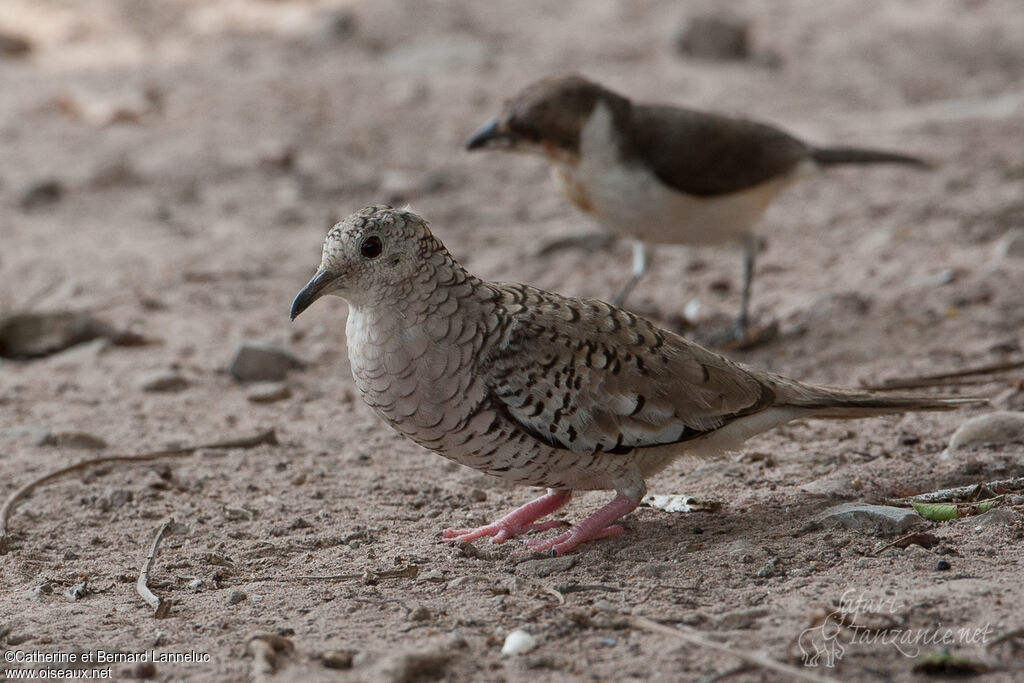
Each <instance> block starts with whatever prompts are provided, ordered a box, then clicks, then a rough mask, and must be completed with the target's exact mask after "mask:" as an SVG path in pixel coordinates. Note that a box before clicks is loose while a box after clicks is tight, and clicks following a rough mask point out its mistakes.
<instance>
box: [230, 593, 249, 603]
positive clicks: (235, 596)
mask: <svg viewBox="0 0 1024 683" xmlns="http://www.w3.org/2000/svg"><path fill="white" fill-rule="evenodd" d="M248 597H249V596H248V595H246V594H245V593H243V592H242V591H231V595H229V596H228V604H229V605H237V604H238V603H240V602H242V601H243V600H245V599H246V598H248Z"/></svg>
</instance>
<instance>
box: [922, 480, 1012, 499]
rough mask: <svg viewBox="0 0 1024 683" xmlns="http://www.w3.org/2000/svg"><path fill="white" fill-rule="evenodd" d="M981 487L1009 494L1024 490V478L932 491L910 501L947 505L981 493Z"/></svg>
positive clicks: (996, 492) (997, 492)
mask: <svg viewBox="0 0 1024 683" xmlns="http://www.w3.org/2000/svg"><path fill="white" fill-rule="evenodd" d="M979 487H981V488H982V489H985V488H987V489H991V491H992V492H993V493H995V494H1001V493H1007V492H1009V491H1020V490H1021V489H1024V477H1014V478H1013V479H1000V480H999V481H990V482H987V483H984V484H971V485H970V486H957V487H956V488H951V489H942V490H941V491H932V492H931V493H922V494H920V495H917V496H911V497H910V498H909V500H912V501H914V502H915V503H947V502H950V501H954V500H963V499H965V498H968V497H970V496H971V495H973V494H974V493H975V492H977V491H979Z"/></svg>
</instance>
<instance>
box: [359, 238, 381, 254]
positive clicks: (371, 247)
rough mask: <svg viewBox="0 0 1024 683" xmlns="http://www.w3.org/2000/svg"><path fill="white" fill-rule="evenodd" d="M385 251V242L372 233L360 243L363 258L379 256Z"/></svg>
mask: <svg viewBox="0 0 1024 683" xmlns="http://www.w3.org/2000/svg"><path fill="white" fill-rule="evenodd" d="M382 251H384V244H383V243H382V242H381V241H380V238H379V237H377V236H376V235H370V236H369V237H367V238H366V239H365V240H363V243H362V244H360V245H359V253H361V254H362V255H363V258H377V257H378V256H380V253H381V252H382Z"/></svg>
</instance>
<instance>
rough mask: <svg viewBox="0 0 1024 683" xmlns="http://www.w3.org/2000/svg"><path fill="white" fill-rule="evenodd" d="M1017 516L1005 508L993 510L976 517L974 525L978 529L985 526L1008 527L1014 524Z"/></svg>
mask: <svg viewBox="0 0 1024 683" xmlns="http://www.w3.org/2000/svg"><path fill="white" fill-rule="evenodd" d="M1016 521H1017V515H1015V514H1014V513H1013V511H1012V510H1007V509H1005V508H993V509H992V510H989V511H988V512H986V513H985V514H983V515H978V517H977V519H976V520H975V525H976V526H977V527H979V528H981V527H986V526H1009V525H1011V524H1014V523H1016Z"/></svg>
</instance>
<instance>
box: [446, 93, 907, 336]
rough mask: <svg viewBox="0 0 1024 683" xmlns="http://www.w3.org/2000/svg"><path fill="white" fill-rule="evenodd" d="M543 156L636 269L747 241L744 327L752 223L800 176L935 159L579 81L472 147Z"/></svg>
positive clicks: (521, 100) (516, 110)
mask: <svg viewBox="0 0 1024 683" xmlns="http://www.w3.org/2000/svg"><path fill="white" fill-rule="evenodd" d="M485 148H488V149H489V148H498V149H507V150H513V151H523V152H532V153H538V154H541V155H543V156H544V157H545V158H547V160H548V161H549V162H550V163H551V172H552V176H553V177H554V179H555V181H556V183H557V184H558V186H559V187H560V188H561V190H562V192H563V193H565V195H566V197H568V199H569V201H571V202H572V203H573V204H575V205H576V207H578V208H579V209H580V210H581V211H583V212H584V213H586V214H588V215H589V216H591V217H592V218H593V219H594V220H595V221H596V222H597V224H598V226H599V227H600V228H601V229H602V230H604V231H606V232H609V233H611V234H615V235H625V236H628V237H631V238H633V240H634V243H633V274H632V277H631V278H630V279H629V281H628V282H627V283H626V285H625V286H624V287H623V288H622V290H621V291H620V292H619V293H618V295H616V297H615V298H614V302H615V304H616V305H618V306H621V305H623V304H624V303H625V301H626V298H627V297H628V296H629V294H630V292H632V291H633V288H634V287H635V286H636V284H637V282H638V281H639V280H640V277H641V276H642V275H643V274H644V272H645V270H646V267H647V266H646V264H647V248H646V246H645V244H646V243H654V244H688V245H694V246H715V245H721V244H728V243H736V242H739V243H741V244H742V246H743V289H742V300H741V304H740V312H739V315H738V317H737V319H736V325H735V331H734V334H735V336H736V338H738V339H742V338H743V337H745V336H746V333H747V328H748V324H749V312H748V311H749V307H750V287H751V281H752V279H753V274H754V259H755V256H756V253H757V239H756V237H755V236H754V232H753V228H754V225H755V224H756V223H757V221H758V219H759V218H760V217H761V215H762V214H764V212H765V210H767V208H768V206H769V205H770V204H771V202H772V201H773V200H774V199H775V197H776V196H778V195H779V194H780V193H781V192H782V190H783V189H785V188H786V186H787V185H789V183H791V182H792V181H793V180H794V179H795V178H796V177H797V175H798V174H800V173H801V172H802V171H807V170H812V169H815V168H818V167H823V166H833V165H839V164H872V163H896V164H907V165H911V166H917V167H925V166H926V164H925V163H924V162H923V161H921V160H920V159H917V158H915V157H911V156H906V155H904V154H899V153H894V152H886V151H878V150H872V149H860V148H856V147H815V146H813V145H809V144H807V143H805V142H802V141H800V140H798V139H797V138H795V137H793V136H792V135H789V134H788V133H786V132H784V131H782V130H779V129H778V128H775V127H774V126H770V125H767V124H764V123H759V122H757V121H752V120H748V119H742V118H732V117H729V116H722V115H720V114H713V113H708V112H703V111H695V110H692V109H684V108H682V107H674V106H669V105H655V104H639V103H634V102H632V101H630V100H629V99H627V98H626V97H623V96H622V95H619V94H617V93H614V92H612V91H611V90H608V89H607V88H604V87H602V86H600V85H598V84H597V83H594V82H592V81H588V80H586V79H584V78H581V77H579V76H562V77H556V78H549V79H545V80H542V81H539V82H537V83H534V84H532V85H530V86H528V87H527V88H526V89H524V90H523V91H522V92H520V93H519V94H518V95H516V96H515V97H513V98H512V99H510V100H508V101H507V102H506V103H505V106H504V108H503V110H502V112H501V114H500V115H499V116H498V117H496V118H494V119H491V120H490V121H488V122H487V123H486V124H484V126H483V127H482V128H480V130H478V131H477V132H476V133H475V134H474V135H473V136H472V137H470V138H469V140H468V141H467V142H466V149H468V150H477V149H485Z"/></svg>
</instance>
